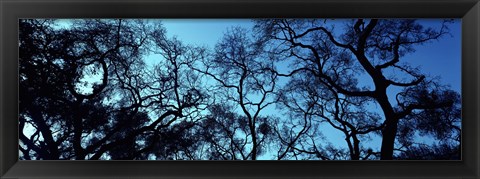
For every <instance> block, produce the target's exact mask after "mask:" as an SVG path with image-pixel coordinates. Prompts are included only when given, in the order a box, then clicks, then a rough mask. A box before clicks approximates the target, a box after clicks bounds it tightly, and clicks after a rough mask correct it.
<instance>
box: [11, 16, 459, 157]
mask: <svg viewBox="0 0 480 179" xmlns="http://www.w3.org/2000/svg"><path fill="white" fill-rule="evenodd" d="M331 21H333V20H327V19H255V20H253V24H254V25H253V27H251V28H246V27H231V28H229V29H228V30H227V31H226V32H225V33H224V34H223V37H222V38H221V39H220V40H219V41H218V42H217V44H216V45H215V46H214V47H213V48H210V47H206V46H199V45H193V44H187V43H185V42H182V41H181V40H179V39H177V38H176V37H169V36H167V33H168V29H166V28H165V27H164V25H163V24H162V23H161V21H149V20H134V19H88V20H83V19H77V20H71V21H70V22H71V24H69V25H68V27H66V28H60V27H58V26H59V25H58V24H59V22H58V20H51V19H21V20H20V21H19V30H20V33H19V52H20V53H19V86H20V88H19V89H20V90H19V103H20V105H19V129H20V131H19V140H20V146H19V152H20V158H21V159H24V160H58V159H60V160H258V159H271V160H379V159H381V160H392V159H398V160H401V159H412V160H418V159H421V160H445V159H449V160H458V159H460V156H461V153H460V151H461V136H460V134H461V99H460V94H459V92H457V91H455V90H453V89H452V88H451V87H450V86H448V84H443V83H442V82H441V80H440V78H441V76H432V75H430V74H425V73H423V72H422V71H421V70H420V69H419V68H418V67H416V66H414V65H413V64H412V63H409V62H408V61H405V60H404V59H403V58H404V57H406V56H407V55H409V54H414V53H415V49H416V47H418V46H419V45H428V44H429V43H435V42H437V41H440V40H442V39H444V38H448V35H449V34H450V31H449V25H450V24H451V20H444V21H443V22H440V21H439V23H438V24H435V27H430V26H426V25H424V24H422V23H420V22H418V21H416V20H414V19H351V20H349V21H346V23H345V24H342V25H341V27H342V28H343V29H339V28H338V27H336V26H335V25H338V24H335V23H333V22H331ZM414 60H418V59H414ZM453 60H456V59H453ZM458 60H459V59H458ZM459 80H460V79H459ZM366 81H368V82H366ZM392 89H395V90H393V92H392ZM372 106H376V107H372ZM327 127H329V128H331V129H333V130H335V131H337V132H338V133H339V134H341V135H342V136H341V138H343V140H342V141H332V140H331V139H329V138H326V137H325V132H328V130H326V128H327ZM372 138H377V139H379V140H380V141H381V145H380V146H381V147H380V148H372V146H370V145H369V144H368V142H370V141H372ZM425 139H426V141H431V142H425ZM340 144H342V145H340ZM342 146H346V147H342Z"/></svg>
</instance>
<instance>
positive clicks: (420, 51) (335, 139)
mask: <svg viewBox="0 0 480 179" xmlns="http://www.w3.org/2000/svg"><path fill="white" fill-rule="evenodd" d="M336 21H337V22H341V21H342V19H339V20H336ZM441 21H442V20H441V19H419V20H418V22H419V23H421V24H422V25H424V26H427V27H434V28H439V27H440V23H441ZM162 22H163V24H164V26H165V28H166V29H167V35H169V36H177V38H179V39H180V40H182V41H183V42H185V43H186V44H196V45H207V46H209V47H214V45H215V43H216V42H217V41H218V40H219V39H220V38H221V37H222V35H223V34H224V32H226V30H227V29H228V28H229V27H232V26H242V27H245V28H247V29H250V28H251V27H252V26H253V23H252V21H251V20H250V19H168V20H162ZM336 29H341V28H336ZM449 29H450V33H451V34H450V35H446V36H444V37H443V38H441V39H439V40H438V41H432V42H430V43H427V44H424V45H419V46H417V47H415V49H416V51H415V53H412V54H408V55H406V56H405V57H403V58H402V59H401V61H403V62H408V63H410V64H411V65H412V66H413V67H417V66H418V67H419V68H420V70H421V72H422V73H423V74H426V75H427V76H440V77H441V82H442V83H443V84H447V85H450V86H451V88H452V89H453V90H455V91H457V92H460V91H461V20H460V19H456V20H455V21H454V22H453V23H452V24H450V25H449ZM398 90H399V89H398V88H397V89H395V88H390V91H389V92H390V94H396V92H398ZM392 100H393V99H392ZM392 102H393V101H392ZM269 110H272V111H266V112H265V113H275V112H274V111H273V110H274V109H273V108H270V109H269ZM373 110H375V109H373ZM380 114H382V113H380ZM325 128H326V130H324V135H325V136H326V137H327V138H328V139H329V140H330V141H331V142H332V143H333V144H335V145H340V146H344V147H346V143H345V141H344V136H343V133H340V132H338V131H337V130H335V129H333V128H332V127H330V126H328V125H325ZM422 140H423V141H424V142H427V143H429V141H428V140H429V139H428V138H426V139H425V138H423V139H422ZM364 145H365V144H364ZM366 145H368V146H370V147H371V148H373V149H374V150H375V149H377V150H378V149H379V148H380V145H381V140H380V138H379V137H373V138H372V141H370V142H368V144H366Z"/></svg>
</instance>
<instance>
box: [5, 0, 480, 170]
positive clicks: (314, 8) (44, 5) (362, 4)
mask: <svg viewBox="0 0 480 179" xmlns="http://www.w3.org/2000/svg"><path fill="white" fill-rule="evenodd" d="M261 17H265V18H266V17H278V18H282V17H292V18H308V17H321V18H351V17H364V18H462V119H463V121H462V160H461V161H19V160H18V118H17V115H18V57H17V54H18V38H17V33H18V19H19V18H261ZM0 23H1V24H0V27H1V28H0V30H1V31H0V32H1V33H0V42H1V44H0V55H1V56H0V68H1V70H0V77H1V80H0V116H1V117H0V178H22V179H25V178H121V177H125V178H472V179H473V178H480V170H479V169H480V160H479V159H480V142H479V141H480V140H479V136H480V132H479V131H480V130H479V129H480V123H479V121H478V120H479V119H480V118H479V117H480V115H479V113H480V110H479V109H480V108H479V103H480V98H479V97H480V96H479V93H480V89H479V85H480V83H479V82H480V81H479V80H480V78H479V77H480V68H479V67H480V66H479V64H480V63H479V60H480V2H479V0H335V1H334V0H297V1H295V0H156V1H154V0H125V1H120V0H83V1H79V0H36V1H34V0H0Z"/></svg>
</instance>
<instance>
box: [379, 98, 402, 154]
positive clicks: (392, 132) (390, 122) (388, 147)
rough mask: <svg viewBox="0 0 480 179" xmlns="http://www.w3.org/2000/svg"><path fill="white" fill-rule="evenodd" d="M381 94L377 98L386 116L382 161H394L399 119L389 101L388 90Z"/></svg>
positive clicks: (383, 131) (383, 130)
mask: <svg viewBox="0 0 480 179" xmlns="http://www.w3.org/2000/svg"><path fill="white" fill-rule="evenodd" d="M381 94H382V95H380V96H379V97H377V98H376V99H377V102H378V103H379V104H380V106H381V107H382V110H383V113H384V115H385V127H384V128H383V129H382V147H381V155H380V160H392V159H393V149H394V145H395V136H396V135H397V126H398V119H397V116H396V114H395V111H394V110H393V107H392V105H391V104H390V102H389V101H388V97H387V94H386V90H385V92H384V93H381Z"/></svg>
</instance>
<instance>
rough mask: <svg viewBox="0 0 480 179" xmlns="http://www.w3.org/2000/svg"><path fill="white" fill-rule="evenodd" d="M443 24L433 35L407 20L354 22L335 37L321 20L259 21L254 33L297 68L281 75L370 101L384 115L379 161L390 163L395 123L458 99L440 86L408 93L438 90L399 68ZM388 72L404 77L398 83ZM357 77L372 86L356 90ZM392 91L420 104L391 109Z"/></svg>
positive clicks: (435, 36)
mask: <svg viewBox="0 0 480 179" xmlns="http://www.w3.org/2000/svg"><path fill="white" fill-rule="evenodd" d="M447 24H448V21H445V22H443V24H442V25H441V28H439V30H434V29H433V28H424V27H423V26H422V25H420V24H418V23H416V22H415V20H410V19H405V20H398V19H394V20H378V19H370V20H365V19H356V20H352V21H350V23H348V24H347V25H346V27H345V31H343V32H335V31H334V28H333V27H329V25H328V24H327V20H323V19H322V20H320V19H273V20H271V19H269V20H258V21H257V23H256V29H257V32H259V34H260V35H259V36H260V37H259V39H260V40H261V41H270V42H271V44H273V46H278V48H276V49H275V50H273V51H272V53H273V54H276V55H277V56H283V57H279V59H280V60H282V59H285V60H293V61H294V64H296V69H293V70H290V72H289V73H284V74H280V75H283V76H292V75H297V74H299V75H302V74H307V75H306V76H309V75H311V76H315V77H316V79H317V80H318V81H319V83H321V84H322V85H325V86H327V87H328V88H331V89H333V90H334V91H335V92H336V93H339V94H341V95H345V96H349V97H365V98H370V99H372V100H375V102H376V103H377V104H378V105H379V106H380V107H381V109H382V112H383V115H384V122H383V124H382V126H381V133H382V146H381V159H383V160H389V159H392V157H393V154H394V144H395V138H396V136H397V134H398V132H397V130H398V123H399V122H400V121H402V120H413V119H409V118H408V117H407V116H409V115H413V114H414V113H415V112H414V111H428V112H433V111H434V109H443V108H450V107H451V106H452V105H453V103H455V101H456V100H458V97H456V96H455V95H457V96H458V94H452V93H453V92H451V91H448V89H444V88H440V87H433V88H429V89H426V90H424V91H415V90H411V89H412V88H415V87H417V86H427V87H430V85H432V86H438V85H437V82H436V81H435V80H433V79H432V80H429V79H426V76H425V75H422V74H421V73H420V72H419V70H418V69H416V68H412V67H411V66H410V65H409V64H408V63H400V59H401V57H403V56H405V55H406V54H408V53H412V52H414V51H415V49H414V47H415V45H421V44H425V43H427V42H429V41H432V40H436V39H439V38H440V37H441V36H443V35H445V34H447V33H448V28H447ZM352 59H353V60H352ZM389 71H395V72H397V73H401V74H404V76H409V77H408V78H407V79H400V78H399V76H395V75H394V74H393V73H391V72H389ZM277 73H278V72H277ZM360 75H367V76H368V77H370V79H371V81H372V83H373V85H363V86H361V84H359V82H358V81H359V80H360V79H359V76H360ZM402 77H403V76H402ZM392 86H395V87H400V88H403V89H404V92H403V93H399V95H400V96H401V95H402V94H403V95H405V94H408V96H412V98H415V97H416V98H421V99H424V100H405V99H406V98H402V99H403V100H402V99H400V98H397V103H398V104H396V105H398V106H396V105H395V104H392V103H391V102H390V101H389V95H388V93H387V89H389V87H390V88H391V87H392ZM430 90H432V91H430ZM445 93H448V94H449V95H447V96H446V97H443V98H437V97H436V96H435V95H434V94H445ZM413 96H415V97H413ZM438 117H440V118H442V117H443V116H438ZM340 130H341V129H340ZM431 130H436V129H431ZM353 140H354V141H355V139H353ZM357 151H358V150H357Z"/></svg>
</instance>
